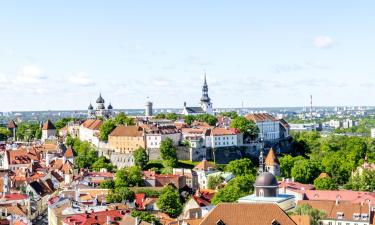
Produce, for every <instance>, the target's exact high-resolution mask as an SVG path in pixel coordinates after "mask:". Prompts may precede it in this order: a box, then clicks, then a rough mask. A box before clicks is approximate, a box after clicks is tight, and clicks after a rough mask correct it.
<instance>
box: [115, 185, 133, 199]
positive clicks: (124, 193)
mask: <svg viewBox="0 0 375 225" xmlns="http://www.w3.org/2000/svg"><path fill="white" fill-rule="evenodd" d="M116 194H118V195H120V197H121V199H122V200H123V201H130V202H132V201H134V198H135V194H134V191H132V190H130V189H129V188H128V187H120V188H116Z"/></svg>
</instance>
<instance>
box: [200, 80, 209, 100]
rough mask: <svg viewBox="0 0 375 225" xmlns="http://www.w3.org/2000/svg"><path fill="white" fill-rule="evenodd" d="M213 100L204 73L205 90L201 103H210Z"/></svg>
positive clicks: (203, 89) (203, 90)
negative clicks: (209, 94) (209, 95)
mask: <svg viewBox="0 0 375 225" xmlns="http://www.w3.org/2000/svg"><path fill="white" fill-rule="evenodd" d="M210 101H211V99H210V97H208V85H207V79H206V73H204V82H203V88H202V98H201V102H210Z"/></svg>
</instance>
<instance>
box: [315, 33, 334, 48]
mask: <svg viewBox="0 0 375 225" xmlns="http://www.w3.org/2000/svg"><path fill="white" fill-rule="evenodd" d="M334 44H335V41H334V40H333V39H332V38H331V37H329V36H318V37H316V38H315V39H314V46H315V47H317V48H331V47H332V46H333V45H334Z"/></svg>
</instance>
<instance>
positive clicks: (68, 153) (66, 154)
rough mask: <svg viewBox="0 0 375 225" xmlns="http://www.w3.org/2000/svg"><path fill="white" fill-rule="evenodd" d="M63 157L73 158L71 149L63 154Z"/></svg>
mask: <svg viewBox="0 0 375 225" xmlns="http://www.w3.org/2000/svg"><path fill="white" fill-rule="evenodd" d="M64 156H65V157H66V158H73V157H74V151H73V149H72V148H68V149H67V150H66V151H65V153H64Z"/></svg>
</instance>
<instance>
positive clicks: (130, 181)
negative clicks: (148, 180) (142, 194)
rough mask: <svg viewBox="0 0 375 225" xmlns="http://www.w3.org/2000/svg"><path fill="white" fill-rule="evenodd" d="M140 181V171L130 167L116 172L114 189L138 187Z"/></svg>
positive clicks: (137, 168)
mask: <svg viewBox="0 0 375 225" xmlns="http://www.w3.org/2000/svg"><path fill="white" fill-rule="evenodd" d="M141 181H142V173H141V169H140V168H139V167H138V166H131V167H127V168H122V169H119V170H117V172H116V179H115V187H116V188H120V187H133V186H138V185H139V184H140V183H141Z"/></svg>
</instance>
